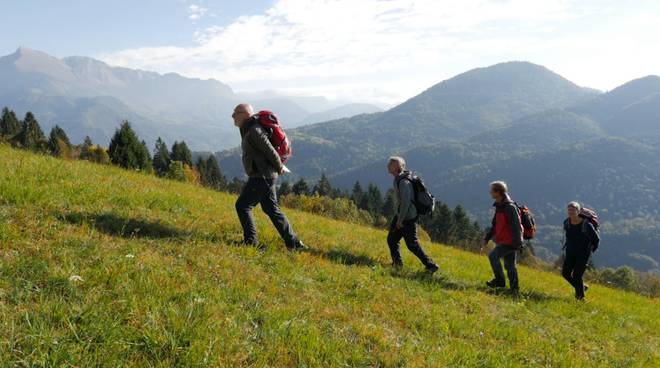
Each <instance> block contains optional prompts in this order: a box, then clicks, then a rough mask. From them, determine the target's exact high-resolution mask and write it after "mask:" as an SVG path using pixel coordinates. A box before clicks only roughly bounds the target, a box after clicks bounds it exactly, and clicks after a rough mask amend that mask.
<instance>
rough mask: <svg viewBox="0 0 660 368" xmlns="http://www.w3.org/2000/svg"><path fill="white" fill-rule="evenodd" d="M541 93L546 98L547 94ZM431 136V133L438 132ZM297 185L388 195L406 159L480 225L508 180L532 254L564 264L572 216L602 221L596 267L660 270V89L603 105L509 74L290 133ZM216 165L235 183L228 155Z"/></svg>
mask: <svg viewBox="0 0 660 368" xmlns="http://www.w3.org/2000/svg"><path fill="white" fill-rule="evenodd" d="M544 91H546V94H544ZM431 127H433V128H434V129H431ZM292 136H293V137H294V152H295V156H294V158H293V160H292V161H291V163H290V165H289V166H290V167H291V168H292V170H293V171H294V173H295V174H297V175H301V176H304V177H307V178H309V179H314V178H317V177H318V176H320V174H321V173H325V174H326V175H328V176H329V178H330V180H331V181H332V184H333V185H335V186H337V187H340V188H344V189H350V188H351V187H352V186H353V184H354V183H355V182H356V181H360V182H361V183H369V182H373V183H376V184H377V185H378V186H379V187H380V188H381V190H383V191H384V190H386V189H388V188H389V187H390V186H391V185H392V182H391V178H390V177H389V176H388V175H387V173H386V170H385V164H386V160H387V157H388V156H390V155H392V154H401V155H403V156H404V157H405V158H406V159H407V161H408V162H409V164H410V166H411V167H412V168H413V169H414V170H416V171H417V172H418V173H420V174H421V175H422V176H423V177H424V178H425V180H426V182H427V183H428V184H429V186H430V187H431V189H432V191H433V192H434V193H435V194H436V195H437V196H438V197H439V198H440V199H441V200H442V201H443V202H446V203H448V204H450V205H456V204H462V205H463V206H465V207H466V208H467V209H468V210H469V211H470V212H471V213H472V214H473V215H474V216H475V217H476V218H477V219H478V220H479V221H480V222H481V224H482V225H485V224H487V223H488V220H489V217H490V210H491V209H490V205H489V204H490V200H489V198H488V192H487V191H488V183H489V182H490V181H492V180H495V179H504V180H507V181H508V182H510V183H511V186H512V188H513V191H514V194H515V195H516V197H517V198H518V199H519V200H520V201H522V202H525V203H527V204H529V205H530V206H531V207H532V208H533V209H534V211H535V212H536V214H537V216H538V219H539V221H540V223H541V224H542V226H543V227H542V231H541V232H540V237H539V240H538V242H537V250H538V251H539V253H540V254H541V255H545V256H547V257H554V256H557V255H558V254H559V252H560V249H559V246H558V244H559V243H560V242H561V231H560V225H561V222H562V219H563V217H564V206H565V204H566V203H567V202H568V201H570V200H574V199H578V200H580V201H583V202H585V203H586V204H587V205H589V206H591V207H593V208H595V209H597V210H598V211H599V212H600V213H601V216H602V217H603V221H604V222H605V224H604V227H603V235H604V247H603V248H602V250H601V251H600V252H599V254H598V255H597V257H596V262H597V263H599V264H601V265H613V266H618V265H623V264H628V265H632V266H635V267H637V268H640V269H645V270H653V269H655V270H659V268H658V264H659V263H660V253H658V249H660V248H658V246H657V244H658V240H659V239H658V237H659V236H660V222H658V221H657V220H655V218H657V215H658V208H660V176H659V175H660V174H658V173H659V172H660V150H658V149H657V148H656V147H658V145H659V144H660V78H658V77H655V76H649V77H645V78H641V79H638V80H635V81H631V82H629V83H626V84H624V85H623V86H621V87H619V88H616V89H614V90H612V91H610V92H607V93H602V94H601V93H597V92H594V91H593V90H588V89H582V88H579V87H576V86H574V85H573V84H572V83H570V82H568V81H566V80H565V79H563V78H561V77H559V76H557V75H555V74H553V73H551V72H549V71H548V70H547V69H545V68H542V67H539V66H535V65H533V64H528V63H504V64H498V65H495V66H493V67H490V68H483V69H477V70H474V71H470V72H467V73H464V74H462V75H459V76H457V77H455V78H452V79H450V80H448V81H445V82H442V83H440V84H438V85H436V86H434V87H433V88H431V89H429V90H428V91H426V92H424V93H423V94H421V95H420V96H417V97H414V98H412V99H410V100H409V101H407V102H406V103H404V104H402V105H400V106H397V107H395V108H393V109H392V110H390V111H387V112H384V113H378V114H371V115H362V116H355V117H352V118H350V119H341V120H335V121H330V122H327V123H322V124H315V125H311V126H307V127H304V128H301V129H297V130H295V131H294V132H293V134H292ZM223 157H224V159H223V160H222V162H221V164H222V165H223V167H225V168H226V171H228V172H229V173H230V174H233V172H232V170H235V171H234V172H237V173H240V166H239V165H238V162H237V161H236V158H235V156H234V154H233V153H228V152H225V153H223Z"/></svg>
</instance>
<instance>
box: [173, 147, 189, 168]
mask: <svg viewBox="0 0 660 368" xmlns="http://www.w3.org/2000/svg"><path fill="white" fill-rule="evenodd" d="M170 158H171V159H172V161H181V162H183V163H184V164H186V165H189V166H192V164H193V162H192V152H190V149H189V148H188V145H187V144H186V142H184V141H181V142H176V141H175V142H174V144H173V145H172V155H171V156H170Z"/></svg>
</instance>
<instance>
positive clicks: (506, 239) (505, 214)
mask: <svg viewBox="0 0 660 368" xmlns="http://www.w3.org/2000/svg"><path fill="white" fill-rule="evenodd" d="M493 206H494V207H495V215H494V216H493V222H492V227H491V228H490V230H489V231H488V232H487V233H486V239H485V240H486V241H488V240H491V239H493V240H494V241H495V243H497V244H500V245H508V246H513V247H520V246H522V242H523V237H522V234H523V226H522V223H521V221H520V211H519V210H518V206H516V204H515V203H514V202H513V201H512V200H511V198H509V197H508V196H507V198H506V199H505V200H504V201H503V202H502V203H497V202H496V203H494V204H493Z"/></svg>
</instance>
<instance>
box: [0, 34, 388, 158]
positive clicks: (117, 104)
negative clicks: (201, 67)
mask: <svg viewBox="0 0 660 368" xmlns="http://www.w3.org/2000/svg"><path fill="white" fill-rule="evenodd" d="M0 80H2V84H0V105H2V106H8V107H10V108H12V109H13V110H15V111H16V112H17V113H19V114H21V115H22V114H24V113H25V112H26V111H28V110H30V111H32V112H34V113H35V114H36V115H37V117H39V119H40V122H41V124H42V126H43V127H44V129H46V130H47V129H50V127H52V126H53V125H55V124H58V125H60V126H61V127H63V128H64V129H65V130H66V131H67V132H69V134H70V136H71V139H72V140H73V141H74V142H81V141H82V140H83V139H84V137H85V136H86V135H89V136H90V137H91V138H92V139H93V140H94V141H95V142H99V143H101V144H104V145H105V144H107V142H109V140H110V137H111V135H112V134H113V133H114V131H115V129H116V128H117V127H118V126H119V124H120V123H121V121H122V120H124V119H127V120H129V121H131V122H132V123H133V125H134V127H135V128H136V130H137V132H138V133H139V134H140V136H141V137H143V138H144V139H145V140H146V141H147V142H148V143H149V144H150V145H151V143H152V142H153V141H155V139H156V138H157V137H159V136H160V137H162V138H163V139H164V140H165V141H166V142H173V141H174V140H186V141H187V143H188V145H189V146H190V147H191V148H193V149H196V150H208V151H210V150H214V151H215V150H219V149H223V148H229V147H232V146H234V145H236V143H237V142H238V137H237V134H236V131H235V129H234V127H233V124H232V122H231V118H230V115H231V112H232V110H233V108H234V106H235V105H236V104H238V103H240V102H243V101H246V100H248V99H249V102H252V103H253V105H254V106H255V107H256V108H258V109H261V108H263V109H269V110H273V111H277V112H278V114H279V116H280V118H281V119H282V121H283V122H284V123H286V124H287V126H289V127H295V126H301V125H305V124H308V123H310V122H317V121H319V119H324V116H325V117H329V118H336V117H346V116H349V115H351V114H354V113H360V112H374V111H378V110H379V107H377V106H373V105H368V104H353V103H345V102H339V101H329V100H327V99H325V98H323V97H294V96H286V95H282V94H280V93H274V92H263V93H260V94H245V93H235V92H234V91H233V90H232V89H231V88H230V87H229V86H228V85H226V84H223V83H221V82H219V81H216V80H212V79H210V80H201V79H193V78H186V77H183V76H181V75H178V74H175V73H168V74H159V73H155V72H148V71H142V70H133V69H128V68H120V67H112V66H109V65H107V64H105V63H104V62H102V61H99V60H95V59H92V58H89V57H80V56H74V57H66V58H63V59H58V58H55V57H53V56H50V55H48V54H46V53H44V52H40V51H36V50H32V49H29V48H24V47H21V48H19V49H17V50H16V52H15V53H13V54H11V55H7V56H4V57H0ZM254 97H259V98H255V99H253V98H254ZM343 105H345V106H346V109H345V110H344V109H341V108H340V109H339V110H338V109H337V108H339V107H341V106H343ZM342 111H346V113H345V114H344V115H342ZM324 114H325V115H324ZM310 119H311V120H310Z"/></svg>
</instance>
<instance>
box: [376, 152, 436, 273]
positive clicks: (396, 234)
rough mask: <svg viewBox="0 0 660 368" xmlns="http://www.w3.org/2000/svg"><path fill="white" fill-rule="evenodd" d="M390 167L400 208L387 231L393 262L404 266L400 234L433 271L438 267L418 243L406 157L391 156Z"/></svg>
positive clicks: (413, 194)
mask: <svg viewBox="0 0 660 368" xmlns="http://www.w3.org/2000/svg"><path fill="white" fill-rule="evenodd" d="M387 171H388V172H389V174H390V175H392V176H393V177H394V190H395V191H396V194H397V195H396V197H397V202H398V203H397V212H396V215H395V217H394V218H393V219H392V222H391V224H390V231H389V233H388V234H387V245H388V246H389V248H390V255H391V256H392V266H394V267H395V268H401V267H403V260H402V259H401V251H400V248H401V244H400V242H401V238H403V239H404V240H405V241H406V246H407V247H408V250H410V251H411V252H412V253H413V254H414V255H415V256H417V258H419V260H420V261H421V262H422V264H424V266H425V267H426V270H427V271H428V272H430V273H434V272H436V271H437V270H438V269H439V267H438V265H437V264H435V262H433V260H432V259H431V257H429V256H428V255H427V254H426V253H425V252H424V250H423V249H422V247H421V246H420V244H419V238H418V236H417V219H418V217H419V216H418V213H417V208H416V207H415V203H414V200H415V190H414V188H413V184H412V174H411V173H410V171H408V170H406V161H405V160H404V159H403V158H402V157H399V156H392V157H390V158H389V159H388V161H387Z"/></svg>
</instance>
